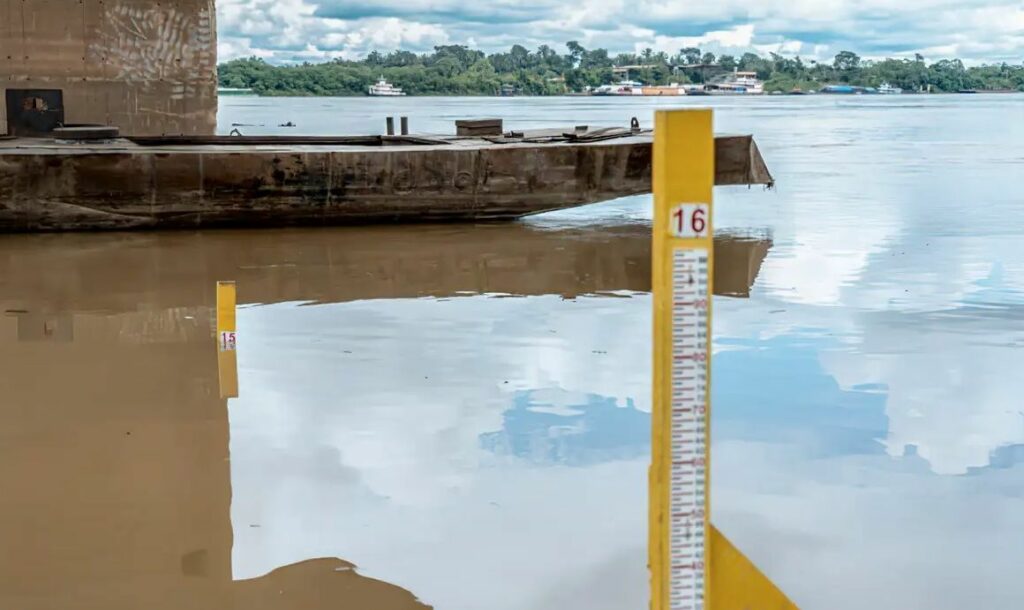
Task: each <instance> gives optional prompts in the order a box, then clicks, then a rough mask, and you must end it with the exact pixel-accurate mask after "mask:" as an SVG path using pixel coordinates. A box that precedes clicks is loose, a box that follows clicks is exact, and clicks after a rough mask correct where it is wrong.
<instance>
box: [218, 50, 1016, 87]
mask: <svg viewBox="0 0 1024 610" xmlns="http://www.w3.org/2000/svg"><path fill="white" fill-rule="evenodd" d="M622 66H635V67H634V68H631V69H630V70H629V72H628V76H629V78H631V79H634V80H640V81H641V82H643V83H646V84H652V85H666V84H669V83H700V82H705V81H714V80H716V79H721V78H724V77H726V76H727V75H728V73H730V72H732V71H733V70H734V69H739V70H744V71H752V72H757V75H758V77H759V78H760V79H761V80H763V81H765V90H766V91H769V92H771V91H782V92H787V91H791V90H794V89H800V90H803V91H811V90H817V89H820V88H821V87H823V86H825V85H830V84H850V85H857V86H864V87H878V86H879V85H881V84H882V83H889V84H890V85H892V86H895V87H901V88H903V89H904V90H906V91H932V92H950V91H958V90H963V89H977V90H1018V91H1024V65H1021V64H1006V63H1001V64H986V65H981V66H971V67H967V66H965V65H964V64H963V62H962V61H960V60H959V59H952V60H950V59H943V60H939V61H935V62H932V63H929V62H927V61H926V60H925V58H924V57H922V56H920V55H917V56H915V57H914V58H913V59H884V60H880V61H872V60H865V59H862V58H861V57H860V56H858V55H857V54H856V53H853V52H850V51H842V52H841V53H839V54H838V55H836V56H835V58H834V59H833V61H832V62H816V61H804V60H802V59H801V58H799V57H795V58H790V57H783V56H782V55H778V54H776V53H771V54H769V55H768V56H767V57H762V56H759V55H756V54H754V53H744V54H743V55H741V56H739V57H736V56H733V55H720V56H716V55H715V54H713V53H702V52H701V50H700V49H698V48H694V47H688V48H684V49H680V51H679V53H677V54H675V55H669V54H668V53H664V52H654V51H652V50H651V49H646V50H644V51H643V52H642V53H639V54H635V53H620V54H617V55H614V56H612V55H610V54H609V53H608V51H607V50H605V49H592V50H590V49H586V48H584V47H583V46H582V45H580V44H579V43H578V42H575V41H572V42H569V43H567V44H566V51H565V53H559V52H558V51H556V50H555V49H552V48H551V47H549V46H547V45H542V46H541V47H539V48H538V49H537V50H535V51H530V50H528V49H526V48H525V47H523V46H520V45H515V46H513V47H512V48H511V49H509V51H508V52H506V53H493V54H490V55H487V54H485V53H483V52H482V51H476V50H472V49H469V48H468V47H465V46H461V45H444V46H438V47H434V51H433V52H432V53H424V54H416V53H411V52H409V51H394V52H391V53H386V54H383V53H379V52H376V51H374V52H372V53H370V54H369V55H368V56H366V57H365V58H363V59H361V60H355V61H353V60H342V59H336V60H334V61H330V62H327V63H320V64H312V63H303V64H295V65H273V64H270V63H267V62H266V61H264V60H262V59H259V58H255V57H252V58H246V59H236V60H233V61H229V62H227V63H224V64H221V65H220V84H221V86H223V87H235V88H245V89H252V90H253V91H255V92H256V93H258V94H260V95H333V96H340V95H364V94H365V93H366V91H367V88H368V87H369V86H370V85H372V84H373V83H375V82H376V81H377V79H378V78H380V77H382V76H383V77H384V78H385V79H387V80H388V81H389V82H390V83H392V84H393V85H395V86H397V87H401V88H402V89H403V90H404V91H405V92H406V93H408V94H409V95H496V94H499V93H501V92H502V91H504V92H506V93H516V94H521V95H562V94H566V93H570V92H578V91H583V90H585V89H586V88H587V87H597V86H600V85H604V84H608V83H612V82H615V81H617V80H620V79H621V78H622V77H623V73H622V71H621V70H620V71H619V72H614V71H613V69H614V68H617V67H622Z"/></svg>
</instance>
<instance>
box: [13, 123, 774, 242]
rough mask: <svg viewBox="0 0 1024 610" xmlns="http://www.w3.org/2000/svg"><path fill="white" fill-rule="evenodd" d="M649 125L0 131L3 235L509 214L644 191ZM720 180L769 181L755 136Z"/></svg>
mask: <svg viewBox="0 0 1024 610" xmlns="http://www.w3.org/2000/svg"><path fill="white" fill-rule="evenodd" d="M651 143H652V137H651V134H650V132H649V131H636V130H633V131H629V130H618V129H594V130H582V131H581V130H580V129H579V128H576V129H569V130H545V131H537V132H509V133H508V134H505V135H502V136H496V137H457V136H355V137H336V138H332V137H319V138H317V137H304V138H293V137H284V138H282V137H246V136H200V137H195V136H185V137H147V138H131V139H129V138H118V139H113V140H107V141H103V142H90V143H72V142H66V141H59V140H54V139H35V138H33V139H27V138H7V139H0V232H47V231H82V230H131V229H193V228H203V227H243V226H245V227H255V226H274V227H277V226H289V225H343V224H366V223H394V222H428V221H429V222H436V221H479V220H502V219H514V218H519V217H522V216H526V215H530V214H537V213H541V212H546V211H551V210H557V209H562V208H569V207H574V206H579V205H584V204H588V203H595V202H599V201H605V200H609V199H615V198H618V197H624V196H629V195H637V194H642V193H649V192H650V190H651ZM715 181H716V184H718V185H750V184H764V185H770V184H771V183H772V177H771V174H770V173H769V172H768V169H767V167H766V166H765V163H764V160H763V159H762V158H761V155H760V152H759V151H758V149H757V145H756V144H755V143H754V141H753V138H752V137H751V136H719V137H716V180H715Z"/></svg>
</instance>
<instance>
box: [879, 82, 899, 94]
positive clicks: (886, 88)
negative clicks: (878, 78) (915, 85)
mask: <svg viewBox="0 0 1024 610" xmlns="http://www.w3.org/2000/svg"><path fill="white" fill-rule="evenodd" d="M878 92H879V93H883V94H886V95H899V94H900V93H903V89H900V88H899V87H893V86H892V85H890V84H889V83H882V84H881V85H879V86H878Z"/></svg>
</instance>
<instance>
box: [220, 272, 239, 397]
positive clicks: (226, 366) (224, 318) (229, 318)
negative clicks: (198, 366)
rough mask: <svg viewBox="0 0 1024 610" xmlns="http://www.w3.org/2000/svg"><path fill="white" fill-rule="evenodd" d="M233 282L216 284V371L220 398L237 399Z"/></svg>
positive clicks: (236, 300) (234, 295) (235, 296)
mask: <svg viewBox="0 0 1024 610" xmlns="http://www.w3.org/2000/svg"><path fill="white" fill-rule="evenodd" d="M237 303H238V297H237V295H236V293H235V283H234V282H217V371H218V376H219V378H220V397H221V398H237V397H238V355H237V352H236V351H235V350H236V348H237V347H238V334H237V330H238V329H237V328H236V323H235V320H236V315H235V310H236V307H237Z"/></svg>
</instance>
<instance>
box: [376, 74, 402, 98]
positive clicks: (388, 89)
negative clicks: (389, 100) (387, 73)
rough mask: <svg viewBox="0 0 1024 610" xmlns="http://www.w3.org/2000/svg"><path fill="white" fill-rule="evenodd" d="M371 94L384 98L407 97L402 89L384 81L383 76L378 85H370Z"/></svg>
mask: <svg viewBox="0 0 1024 610" xmlns="http://www.w3.org/2000/svg"><path fill="white" fill-rule="evenodd" d="M369 94H370V95H376V96H384V97H395V96H399V95H405V92H403V91H402V88H401V87H395V86H394V85H392V84H391V83H389V82H388V81H386V80H384V77H383V76H381V77H380V80H379V81H377V84H376V85H370V90H369Z"/></svg>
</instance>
